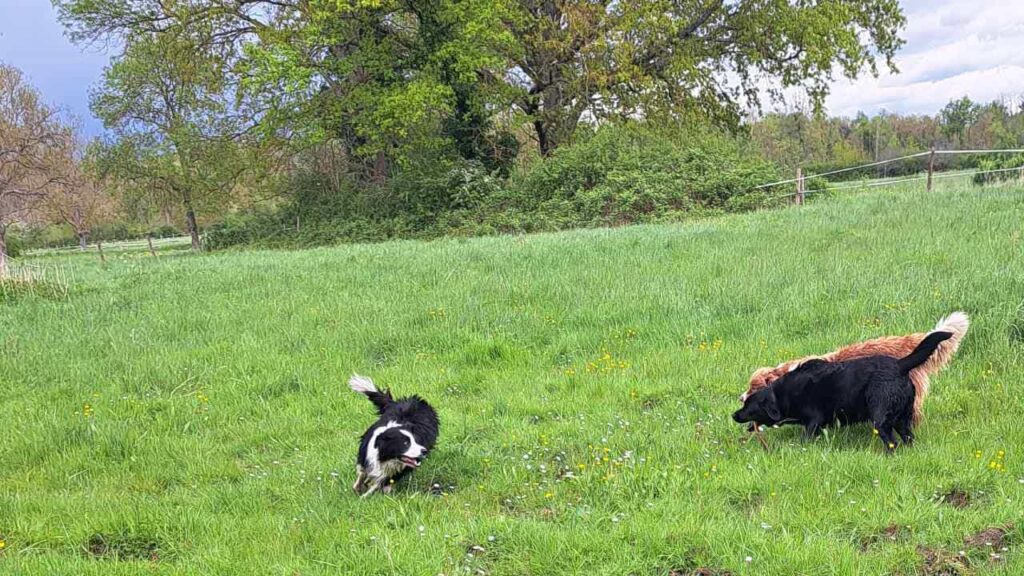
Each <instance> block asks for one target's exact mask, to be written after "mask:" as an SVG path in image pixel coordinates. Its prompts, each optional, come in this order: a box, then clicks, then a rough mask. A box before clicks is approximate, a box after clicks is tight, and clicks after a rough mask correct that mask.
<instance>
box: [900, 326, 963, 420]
mask: <svg viewBox="0 0 1024 576" xmlns="http://www.w3.org/2000/svg"><path fill="white" fill-rule="evenodd" d="M970 325H971V321H970V319H968V318H967V314H965V313H963V312H960V311H957V312H953V313H952V314H950V315H949V316H946V317H945V318H943V319H941V320H939V321H938V323H937V324H935V330H934V331H933V332H931V333H934V332H949V333H951V334H953V335H952V336H951V337H949V339H947V340H943V341H942V342H940V343H939V346H938V348H936V349H935V351H934V352H932V355H931V356H929V357H928V358H927V359H926V360H925V361H924V362H923V363H922V364H921V365H920V366H918V367H917V368H914V369H913V370H911V371H910V381H911V382H913V383H914V392H915V394H914V424H919V423H920V422H921V420H923V419H924V400H925V398H927V397H928V388H929V387H930V385H931V381H930V379H929V378H928V376H929V375H931V374H935V373H937V372H939V371H940V370H942V369H943V368H945V367H946V366H947V365H948V364H949V363H950V361H951V360H953V355H954V354H956V351H957V349H958V348H959V347H960V342H962V341H963V339H964V336H966V335H967V328H968V327H970ZM925 337H927V334H925V335H922V336H921V340H922V341H923V340H924V338H925Z"/></svg>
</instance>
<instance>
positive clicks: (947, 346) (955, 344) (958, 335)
mask: <svg viewBox="0 0 1024 576" xmlns="http://www.w3.org/2000/svg"><path fill="white" fill-rule="evenodd" d="M970 325H971V321H970V319H969V318H968V317H967V314H964V313H963V312H953V313H952V314H950V315H949V316H946V317H945V318H943V319H942V320H939V322H938V324H936V325H935V329H934V330H932V331H931V332H930V333H929V334H935V333H936V332H949V333H950V334H952V336H950V337H949V339H947V340H945V341H943V342H942V343H940V344H939V347H938V348H936V349H935V352H934V353H932V355H931V356H929V357H928V358H927V359H926V360H925V361H924V362H922V363H921V366H920V368H919V369H920V370H923V371H924V372H926V373H927V374H935V373H936V372H938V371H939V370H942V369H943V368H945V367H946V365H947V364H949V362H950V360H952V359H953V354H956V351H957V349H958V348H959V347H960V342H962V341H963V339H964V336H966V335H967V328H969V327H970Z"/></svg>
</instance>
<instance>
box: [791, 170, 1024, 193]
mask: <svg viewBox="0 0 1024 576" xmlns="http://www.w3.org/2000/svg"><path fill="white" fill-rule="evenodd" d="M1019 171H1024V166H1016V167H1013V168H998V169H993V170H974V171H969V172H964V171H960V172H956V173H953V174H933V175H932V180H938V179H940V178H956V177H958V176H974V175H976V174H995V173H998V172H1019ZM927 179H928V175H927V174H925V175H923V176H912V177H910V178H902V179H899V180H886V181H884V182H858V183H855V184H852V183H851V184H849V185H845V186H833V187H831V188H813V189H811V190H804V191H803V195H804V196H807V195H808V194H814V193H816V192H832V191H834V190H850V189H853V188H877V187H878V186H888V185H890V184H900V183H902V182H920V181H921V180H927ZM799 194H800V193H798V192H790V193H788V194H779V195H777V196H772V200H775V199H778V198H792V197H793V196H798V195H799Z"/></svg>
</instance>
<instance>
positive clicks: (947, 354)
mask: <svg viewBox="0 0 1024 576" xmlns="http://www.w3.org/2000/svg"><path fill="white" fill-rule="evenodd" d="M968 326H970V321H969V320H968V318H967V314H964V313H963V312H953V313H952V314H950V315H949V316H946V317H945V318H943V319H942V320H939V323H938V324H936V325H935V329H934V330H933V332H940V331H941V332H952V333H953V336H952V337H951V338H950V339H949V340H946V341H945V342H942V343H941V344H939V347H938V348H937V349H936V350H935V352H934V353H933V354H932V355H931V357H930V358H928V360H926V361H925V362H924V364H921V365H920V366H918V367H917V368H914V369H913V370H911V371H910V381H911V382H912V383H913V384H914V425H915V426H916V425H917V424H918V423H920V422H921V418H922V417H923V416H924V408H923V407H924V399H925V398H926V397H927V396H928V384H929V382H928V376H929V375H931V374H935V373H936V372H938V371H939V370H942V369H943V368H944V367H945V366H946V364H949V361H950V360H952V358H953V354H955V353H956V350H957V348H959V347H960V341H961V340H963V338H964V335H965V334H967V327H968ZM927 335H928V333H923V332H919V333H915V334H908V335H906V336H883V337H881V338H875V339H874V340H868V341H866V342H858V343H857V344H850V345H849V346H844V347H843V348H840V349H838V350H836V351H834V352H830V353H828V354H825V355H824V356H807V357H805V358H799V359H796V360H790V361H788V362H783V363H782V364H779V365H778V366H776V367H774V368H758V369H757V370H755V371H754V373H753V374H752V375H751V376H750V386H749V388H747V391H746V392H744V393H743V394H741V395H740V401H741V402H742V401H745V400H746V399H747V397H748V396H750V395H751V394H753V393H754V392H756V391H758V390H760V389H761V388H764V387H765V386H768V385H769V384H771V383H772V382H775V381H776V380H778V379H779V378H780V377H781V376H782V375H783V374H785V373H787V372H790V371H792V370H794V369H796V367H798V366H800V365H801V364H803V363H804V362H806V361H808V360H813V359H820V360H825V361H826V362H844V361H846V360H853V359H855V358H863V357H865V356H879V355H882V356H890V357H892V358H902V357H904V356H907V355H908V354H910V353H911V352H913V351H914V348H916V347H917V345H918V344H920V343H921V341H922V340H924V338H925V336H927Z"/></svg>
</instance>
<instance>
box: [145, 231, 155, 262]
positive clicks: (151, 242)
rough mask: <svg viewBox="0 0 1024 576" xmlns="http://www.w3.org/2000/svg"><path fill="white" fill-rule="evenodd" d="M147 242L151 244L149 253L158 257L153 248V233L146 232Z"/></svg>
mask: <svg viewBox="0 0 1024 576" xmlns="http://www.w3.org/2000/svg"><path fill="white" fill-rule="evenodd" d="M146 243H147V244H149V253H150V255H152V256H153V257H154V258H156V250H153V235H152V234H146Z"/></svg>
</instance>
